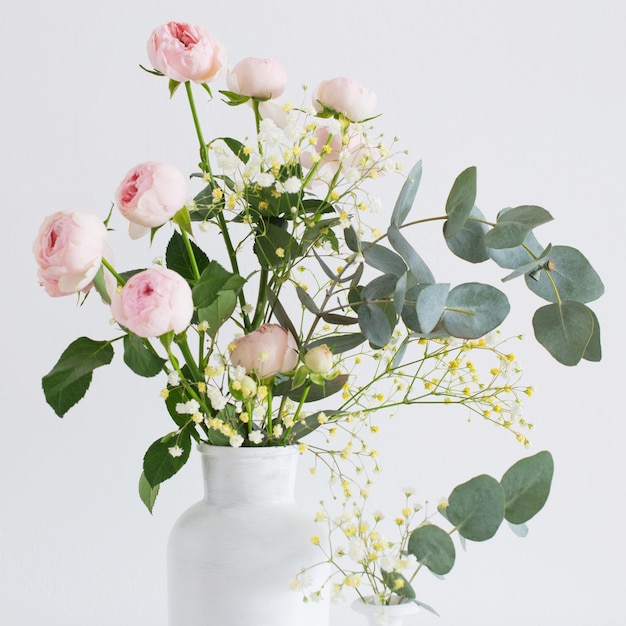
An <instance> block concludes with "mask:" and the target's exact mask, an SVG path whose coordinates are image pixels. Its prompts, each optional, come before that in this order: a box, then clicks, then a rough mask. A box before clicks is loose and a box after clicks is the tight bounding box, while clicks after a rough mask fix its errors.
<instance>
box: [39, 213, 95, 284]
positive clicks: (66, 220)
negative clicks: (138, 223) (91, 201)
mask: <svg viewBox="0 0 626 626" xmlns="http://www.w3.org/2000/svg"><path fill="white" fill-rule="evenodd" d="M106 237H107V229H106V226H105V225H104V223H103V221H102V220H101V219H100V218H98V217H96V216H95V215H92V214H90V213H83V212H81V211H59V212H57V213H54V214H53V215H50V216H48V217H46V218H45V220H44V221H43V223H42V225H41V227H40V229H39V233H38V235H37V238H36V239H35V242H34V244H33V253H34V255H35V259H36V261H37V265H39V271H38V273H37V275H38V276H39V280H40V282H41V285H42V286H43V288H44V289H45V290H46V292H47V293H48V294H49V295H51V296H54V297H58V296H68V295H70V294H73V293H77V292H78V291H87V290H88V289H90V288H91V285H92V281H93V278H94V276H95V275H96V273H97V271H98V270H99V269H100V265H101V264H102V256H103V254H104V251H105V240H106Z"/></svg>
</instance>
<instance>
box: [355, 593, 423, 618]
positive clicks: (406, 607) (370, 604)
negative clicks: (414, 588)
mask: <svg viewBox="0 0 626 626" xmlns="http://www.w3.org/2000/svg"><path fill="white" fill-rule="evenodd" d="M376 599H377V598H376V596H365V598H357V599H356V600H354V601H353V602H352V605H351V606H352V609H353V610H354V611H356V612H357V613H365V614H371V613H372V611H375V610H376V609H381V611H384V612H386V613H388V614H389V615H411V614H412V613H417V611H418V610H419V605H418V604H416V603H415V602H413V601H412V600H409V601H407V602H404V601H401V602H398V603H396V604H380V603H378V602H376Z"/></svg>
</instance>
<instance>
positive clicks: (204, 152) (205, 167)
mask: <svg viewBox="0 0 626 626" xmlns="http://www.w3.org/2000/svg"><path fill="white" fill-rule="evenodd" d="M185 90H186V92H187V100H188V101H189V107H190V108H191V115H192V117H193V124H194V127H195V129H196V135H197V137H198V142H199V143H200V169H201V170H202V171H203V172H205V173H210V172H211V166H210V165H209V152H208V148H207V145H206V142H205V141H204V137H203V136H202V128H201V126H200V120H199V119H198V111H197V110H196V103H195V101H194V99H193V92H192V91H191V83H190V82H189V81H187V82H186V83H185Z"/></svg>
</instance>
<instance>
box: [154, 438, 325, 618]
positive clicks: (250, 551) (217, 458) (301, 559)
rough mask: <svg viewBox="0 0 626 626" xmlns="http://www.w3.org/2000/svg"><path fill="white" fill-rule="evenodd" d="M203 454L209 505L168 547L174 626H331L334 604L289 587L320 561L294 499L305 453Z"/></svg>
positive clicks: (208, 450) (193, 514)
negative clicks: (299, 465) (307, 597)
mask: <svg viewBox="0 0 626 626" xmlns="http://www.w3.org/2000/svg"><path fill="white" fill-rule="evenodd" d="M199 450H200V452H201V455H202V467H203V475H204V499H203V500H202V501H200V502H198V503H197V504H195V505H193V506H192V507H191V508H189V509H188V510H187V511H186V512H185V513H183V515H182V516H181V517H180V518H179V519H178V521H177V522H176V524H175V525H174V528H173V529H172V531H171V534H170V538H169V542H168V551H167V577H168V613H169V622H168V623H169V626H296V625H297V626H328V623H329V619H330V618H329V605H328V604H327V603H319V604H318V603H313V602H308V603H305V602H303V600H302V593H301V592H298V591H293V590H292V589H290V587H289V584H290V582H291V581H292V580H293V579H294V578H295V576H296V574H298V573H299V571H300V569H301V568H302V567H305V566H308V565H312V564H314V563H316V562H318V561H319V559H320V553H319V549H318V548H317V547H316V546H314V545H312V544H311V542H310V538H311V537H312V536H313V535H314V534H315V531H316V528H315V522H314V521H313V519H312V516H311V515H308V514H307V513H306V512H304V511H303V509H301V508H300V507H299V506H298V505H297V504H296V503H295V501H294V488H295V478H296V470H297V461H298V457H299V453H298V450H297V448H295V447H289V448H231V447H222V446H210V445H205V444H200V446H199ZM314 572H315V570H314ZM322 574H323V573H322V572H320V576H321V575H322ZM320 584H321V583H320Z"/></svg>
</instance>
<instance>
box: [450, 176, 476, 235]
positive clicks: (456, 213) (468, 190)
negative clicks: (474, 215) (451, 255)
mask: <svg viewBox="0 0 626 626" xmlns="http://www.w3.org/2000/svg"><path fill="white" fill-rule="evenodd" d="M475 200H476V168H475V167H468V168H467V169H466V170H464V171H462V172H461V173H460V174H459V175H458V176H457V178H456V180H455V181H454V184H453V185H452V189H451V190H450V193H449V195H448V199H447V201H446V215H447V216H448V219H447V221H446V223H445V226H444V235H445V237H446V239H450V238H452V237H456V235H457V234H458V233H459V231H460V230H461V229H462V228H463V227H464V226H465V223H466V222H467V219H468V218H469V216H470V213H471V211H472V209H473V208H474V202H475Z"/></svg>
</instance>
